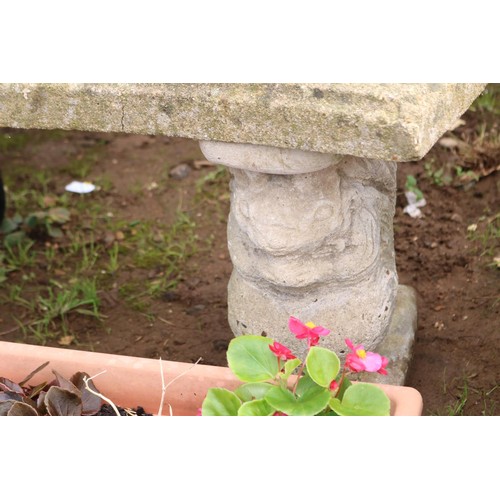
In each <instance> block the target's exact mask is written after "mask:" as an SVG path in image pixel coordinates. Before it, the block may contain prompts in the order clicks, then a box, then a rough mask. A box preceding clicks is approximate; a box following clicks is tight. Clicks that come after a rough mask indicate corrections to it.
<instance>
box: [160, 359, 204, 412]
mask: <svg viewBox="0 0 500 500" xmlns="http://www.w3.org/2000/svg"><path fill="white" fill-rule="evenodd" d="M201 360H202V358H198V359H197V361H196V363H194V364H193V365H192V366H190V367H189V368H188V369H187V370H185V371H183V372H182V373H180V374H179V375H177V377H175V378H174V379H172V380H171V381H170V382H169V383H168V384H167V385H165V377H164V375H163V363H162V359H161V358H160V375H161V401H160V408H159V410H158V416H159V417H161V416H162V415H161V412H162V410H163V405H164V404H165V403H164V401H165V392H166V391H167V389H168V388H169V387H170V386H171V385H172V384H173V383H174V382H175V381H176V380H177V379H179V378H181V377H182V376H183V375H185V374H186V373H187V372H188V371H190V370H192V369H193V368H194V367H195V366H196V365H197V364H198V363H199V362H200V361H201ZM168 407H169V410H170V416H171V417H173V416H174V415H173V412H172V407H171V406H170V404H169V405H168Z"/></svg>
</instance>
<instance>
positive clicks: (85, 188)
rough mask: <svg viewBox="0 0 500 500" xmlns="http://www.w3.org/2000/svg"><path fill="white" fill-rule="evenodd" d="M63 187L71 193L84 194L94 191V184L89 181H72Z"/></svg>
mask: <svg viewBox="0 0 500 500" xmlns="http://www.w3.org/2000/svg"><path fill="white" fill-rule="evenodd" d="M64 189H66V191H69V192H71V193H78V194H86V193H91V192H92V191H94V189H95V186H94V184H92V183H91V182H80V181H72V182H70V183H69V184H68V185H67V186H66V187H65V188H64Z"/></svg>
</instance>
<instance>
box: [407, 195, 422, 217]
mask: <svg viewBox="0 0 500 500" xmlns="http://www.w3.org/2000/svg"><path fill="white" fill-rule="evenodd" d="M405 195H406V201H408V205H406V207H405V208H404V209H403V212H404V213H405V214H408V215H409V216H410V217H413V218H418V217H422V216H423V214H422V211H421V210H420V209H421V208H422V207H425V205H426V204H427V202H426V201H425V198H421V199H420V200H418V201H417V195H416V194H415V193H414V192H413V191H406V192H405Z"/></svg>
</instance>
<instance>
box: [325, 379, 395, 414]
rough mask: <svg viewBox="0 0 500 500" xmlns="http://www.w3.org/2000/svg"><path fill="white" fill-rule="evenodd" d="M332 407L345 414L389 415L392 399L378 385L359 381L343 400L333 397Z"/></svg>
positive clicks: (352, 386)
mask: <svg viewBox="0 0 500 500" xmlns="http://www.w3.org/2000/svg"><path fill="white" fill-rule="evenodd" d="M330 408H331V409H332V410H333V411H335V412H336V413H338V414H339V415H343V416H356V415H359V416H388V415H389V414H390V410H391V401H390V400H389V398H388V397H387V395H386V394H385V392H384V391H383V390H382V389H380V388H379V387H377V386H376V385H373V384H367V383H363V382H358V383H356V384H352V385H351V386H350V387H349V388H348V389H347V390H346V391H345V393H344V397H343V399H342V401H340V400H338V399H337V398H332V400H331V401H330Z"/></svg>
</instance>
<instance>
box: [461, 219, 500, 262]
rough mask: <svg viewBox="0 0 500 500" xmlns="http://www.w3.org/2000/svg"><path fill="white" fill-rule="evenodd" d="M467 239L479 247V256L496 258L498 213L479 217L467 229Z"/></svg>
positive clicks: (499, 239)
mask: <svg viewBox="0 0 500 500" xmlns="http://www.w3.org/2000/svg"><path fill="white" fill-rule="evenodd" d="M467 238H468V239H469V240H471V241H474V242H477V243H478V245H479V256H480V257H484V256H488V257H498V255H499V253H500V212H498V213H497V214H495V215H492V216H490V217H487V216H481V217H480V218H479V219H478V221H477V223H474V224H471V225H469V227H468V233H467Z"/></svg>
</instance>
